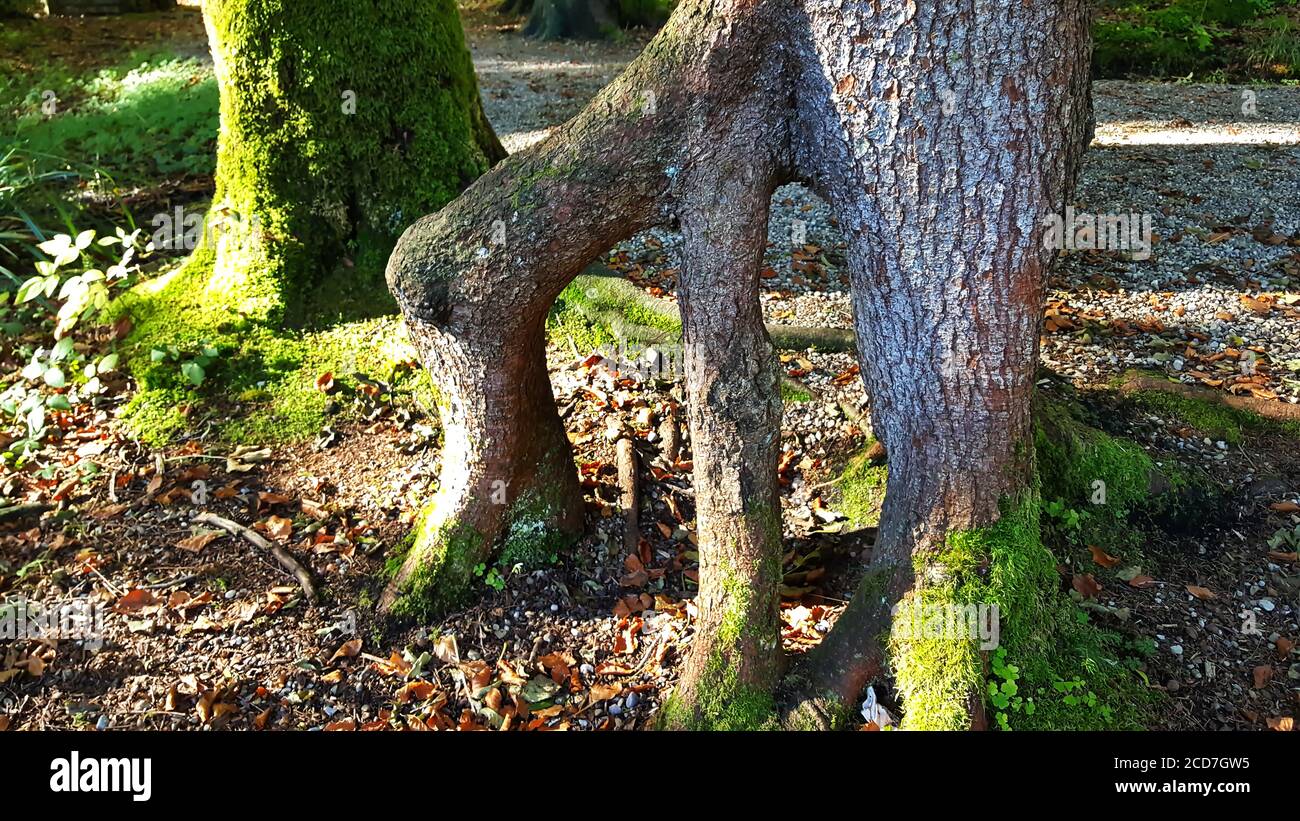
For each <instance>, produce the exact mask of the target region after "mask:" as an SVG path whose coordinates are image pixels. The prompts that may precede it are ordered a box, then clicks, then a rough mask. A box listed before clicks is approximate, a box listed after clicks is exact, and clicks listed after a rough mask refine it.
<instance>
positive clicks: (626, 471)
mask: <svg viewBox="0 0 1300 821" xmlns="http://www.w3.org/2000/svg"><path fill="white" fill-rule="evenodd" d="M616 447H617V453H618V487H619V505H620V507H622V508H623V546H624V547H625V548H627V550H628V552H629V553H632V554H635V553H636V552H637V549H638V548H639V547H640V544H641V530H640V526H639V524H638V521H637V520H638V518H639V517H640V500H639V498H638V493H637V475H636V448H635V447H633V445H632V440H631V439H629V438H627V437H626V436H624V437H623V438H622V439H619V440H618V445H617V446H616Z"/></svg>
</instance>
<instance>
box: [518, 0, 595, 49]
mask: <svg viewBox="0 0 1300 821" xmlns="http://www.w3.org/2000/svg"><path fill="white" fill-rule="evenodd" d="M616 33H618V14H617V10H616V8H615V7H614V6H613V5H612V4H611V3H610V0H533V8H532V12H531V13H529V15H528V23H527V24H526V25H525V26H524V34H525V35H527V36H529V37H537V38H539V39H542V40H562V39H566V38H573V39H579V40H581V39H586V40H592V39H596V38H600V37H611V36H613V35H614V34H616Z"/></svg>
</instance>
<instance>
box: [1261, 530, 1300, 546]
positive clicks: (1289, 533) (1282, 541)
mask: <svg viewBox="0 0 1300 821" xmlns="http://www.w3.org/2000/svg"><path fill="white" fill-rule="evenodd" d="M1283 547H1289V548H1291V549H1292V550H1300V524H1298V525H1296V526H1295V527H1293V528H1290V529H1287V528H1285V527H1283V528H1280V529H1279V530H1278V531H1277V532H1276V533H1274V534H1273V535H1272V536H1269V537H1268V549H1269V550H1281V549H1282V548H1283Z"/></svg>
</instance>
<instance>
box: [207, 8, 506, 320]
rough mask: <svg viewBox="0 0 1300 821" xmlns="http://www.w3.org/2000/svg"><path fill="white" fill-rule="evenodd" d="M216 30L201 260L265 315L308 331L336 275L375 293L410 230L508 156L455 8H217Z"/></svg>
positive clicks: (220, 292) (212, 288)
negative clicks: (210, 176)
mask: <svg viewBox="0 0 1300 821" xmlns="http://www.w3.org/2000/svg"><path fill="white" fill-rule="evenodd" d="M204 19H205V21H206V24H207V29H208V37H209V41H210V44H211V48H212V56H213V60H214V63H215V69H216V75H217V81H218V85H219V88H220V93H221V132H220V137H219V141H218V154H217V173H216V195H215V198H214V200H213V211H212V214H210V215H209V235H208V236H209V237H210V240H209V241H208V242H206V243H205V245H204V247H203V249H202V250H201V251H200V253H199V254H198V255H196V263H198V264H199V267H203V266H204V265H205V264H208V263H210V272H208V271H203V275H204V278H205V279H206V281H205V282H204V283H202V288H203V289H204V291H205V292H206V293H207V295H208V296H209V297H212V298H215V299H217V300H219V301H221V302H223V303H224V304H226V305H228V306H232V307H237V308H238V309H239V310H240V311H241V312H243V313H245V314H247V315H249V316H251V317H253V318H256V319H262V320H265V321H267V322H270V323H280V322H288V323H294V322H297V321H299V320H300V319H301V318H302V316H303V314H304V312H305V310H306V309H307V308H308V306H309V305H310V304H311V302H312V298H311V297H312V294H311V291H312V289H313V288H314V287H315V286H318V285H319V284H320V283H321V282H322V281H323V280H324V279H326V278H327V277H328V276H330V275H331V274H337V275H339V276H341V277H343V278H344V279H345V280H346V281H345V282H344V283H343V287H342V291H343V292H346V290H347V289H348V287H349V281H350V282H353V283H355V282H358V281H359V282H360V283H361V284H362V287H367V288H373V287H374V286H375V285H376V284H377V283H378V280H377V278H374V277H376V275H377V274H378V273H379V272H381V271H382V268H383V265H384V262H385V261H386V259H387V256H388V253H389V251H390V250H391V248H392V245H393V242H394V240H395V239H396V237H397V236H398V234H400V233H401V231H402V230H403V229H405V227H406V226H407V225H409V224H410V223H411V222H413V221H414V220H415V219H416V218H418V217H419V216H420V215H421V214H425V213H428V212H429V211H431V210H435V209H437V208H438V207H440V206H441V205H442V204H443V203H445V202H447V201H448V200H450V199H452V198H453V197H455V196H456V195H457V194H459V193H460V191H461V190H462V189H464V188H465V186H467V185H468V184H469V183H470V182H472V181H473V180H474V179H475V178H477V177H478V176H479V175H480V174H482V173H483V172H484V171H486V170H487V169H488V168H489V167H491V165H493V164H494V163H495V162H497V161H498V160H499V159H501V158H502V157H503V156H504V151H503V150H502V148H501V146H500V143H499V142H498V141H497V139H496V136H495V134H494V133H493V132H492V128H491V126H490V125H489V124H488V122H487V119H486V118H485V116H484V114H483V110H482V106H481V102H480V100H479V96H478V87H477V83H476V80H475V77H474V69H473V65H472V63H471V62H470V56H469V52H468V50H467V49H466V46H465V41H464V35H463V32H462V30H461V25H460V19H459V16H458V13H457V11H456V6H455V4H454V2H453V0H389V2H383V3H358V2H354V0H317V2H310V3H304V2H293V1H292V0H207V2H206V3H205V4H204ZM220 220H224V221H225V223H224V224H225V225H226V226H227V229H226V230H221V229H216V228H212V225H213V224H214V223H215V222H218V221H220ZM193 285H194V284H193V283H191V284H190V285H189V286H187V287H193Z"/></svg>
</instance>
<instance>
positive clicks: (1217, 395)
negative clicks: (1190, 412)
mask: <svg viewBox="0 0 1300 821" xmlns="http://www.w3.org/2000/svg"><path fill="white" fill-rule="evenodd" d="M1142 391H1160V392H1162V393H1172V394H1174V395H1176V396H1182V397H1185V398H1187V399H1199V400H1201V401H1204V402H1214V403H1216V404H1219V405H1227V406H1228V407H1230V408H1233V409H1235V410H1240V411H1246V412H1248V413H1253V414H1255V415H1257V416H1262V417H1264V418H1265V419H1272V420H1274V421H1276V422H1292V421H1300V405H1292V404H1290V403H1289V402H1274V401H1270V400H1268V399H1260V398H1259V397H1257V396H1236V395H1234V394H1231V393H1225V392H1223V391H1216V390H1212V389H1210V388H1203V387H1201V386H1199V385H1188V384H1185V383H1183V382H1171V381H1169V380H1167V379H1161V378H1159V377H1155V376H1146V375H1144V374H1140V373H1130V374H1128V375H1127V376H1125V377H1124V382H1123V383H1122V384H1121V385H1120V388H1119V392H1120V394H1122V395H1124V396H1128V395H1129V394H1133V393H1141V392H1142Z"/></svg>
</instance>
